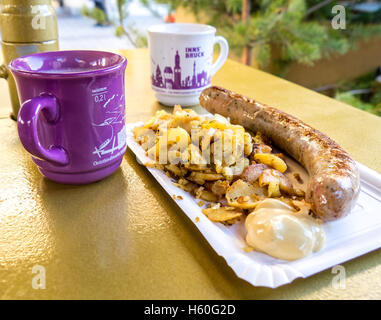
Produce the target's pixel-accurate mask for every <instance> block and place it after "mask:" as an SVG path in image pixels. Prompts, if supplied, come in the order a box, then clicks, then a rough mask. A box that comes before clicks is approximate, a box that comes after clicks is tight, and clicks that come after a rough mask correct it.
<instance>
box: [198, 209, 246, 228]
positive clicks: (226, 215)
mask: <svg viewBox="0 0 381 320" xmlns="http://www.w3.org/2000/svg"><path fill="white" fill-rule="evenodd" d="M202 212H203V213H204V214H205V215H206V216H207V217H208V219H209V220H211V221H213V222H221V223H227V224H233V223H235V222H236V221H238V220H239V219H240V218H241V217H242V216H243V213H242V211H240V210H239V209H237V208H234V207H219V208H208V209H203V210H202Z"/></svg>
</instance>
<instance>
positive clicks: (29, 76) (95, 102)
mask: <svg viewBox="0 0 381 320" xmlns="http://www.w3.org/2000/svg"><path fill="white" fill-rule="evenodd" d="M126 66H127V59H126V58H124V57H122V56H120V55H117V54H114V53H111V52H100V51H55V52H43V53H37V54H32V55H28V56H24V57H22V58H17V59H15V60H13V61H12V62H11V63H10V65H9V69H10V70H11V72H12V74H13V76H14V78H15V80H16V85H17V89H18V94H19V98H20V101H21V103H22V106H21V109H20V111H19V115H18V118H17V129H18V133H19V137H20V140H21V143H22V145H23V146H24V148H25V149H26V150H27V151H28V152H29V153H30V154H31V155H32V159H33V161H34V162H35V163H36V164H37V166H38V169H39V170H40V172H41V173H42V174H43V175H44V176H45V177H47V178H48V179H51V180H53V181H56V182H59V183H65V184H86V183H91V182H94V181H98V180H101V179H103V178H105V177H106V176H108V175H110V174H112V173H113V172H114V171H115V170H117V169H118V168H119V166H120V164H121V162H122V159H123V155H124V153H125V151H126V148H127V143H126V127H125V96H124V73H125V69H126Z"/></svg>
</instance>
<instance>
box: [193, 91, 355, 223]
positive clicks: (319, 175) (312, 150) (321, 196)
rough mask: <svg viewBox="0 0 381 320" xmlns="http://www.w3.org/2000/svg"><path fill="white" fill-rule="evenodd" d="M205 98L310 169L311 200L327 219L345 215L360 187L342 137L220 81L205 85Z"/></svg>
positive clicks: (206, 105)
mask: <svg viewBox="0 0 381 320" xmlns="http://www.w3.org/2000/svg"><path fill="white" fill-rule="evenodd" d="M200 104H201V105H202V106H203V107H204V108H205V109H207V110H208V111H209V112H211V113H218V114H221V115H223V116H225V117H229V118H230V120H231V122H232V123H236V124H240V125H242V126H244V127H246V128H247V129H249V130H252V131H253V132H257V131H259V132H261V133H263V134H264V135H265V136H267V137H269V138H270V139H271V140H272V141H273V142H274V144H275V145H277V146H278V147H280V148H281V149H283V150H284V151H285V152H287V153H288V154H289V155H291V156H292V157H293V158H294V159H295V160H297V161H298V162H299V163H301V164H302V165H303V166H304V167H305V168H306V170H307V172H308V173H309V176H310V180H309V182H308V185H307V192H306V201H307V202H309V203H311V205H312V208H313V210H314V212H315V214H316V215H317V216H318V217H320V218H321V219H322V220H325V221H328V220H335V219H337V218H340V217H343V216H345V215H346V214H347V213H348V212H349V211H350V209H351V208H352V206H353V205H354V203H355V201H356V199H357V197H358V194H359V191H360V177H359V171H358V168H357V165H356V163H355V161H354V160H352V158H351V157H350V156H349V154H348V153H347V152H346V151H344V150H343V149H342V148H341V147H340V146H339V145H338V144H337V143H336V142H334V141H333V140H332V139H330V138H329V137H327V136H326V135H325V134H323V133H321V132H320V131H318V130H316V129H314V128H312V127H310V126H309V125H307V124H305V123H304V122H302V121H301V120H299V119H297V118H295V117H293V116H291V115H289V114H287V113H285V112H282V111H280V110H278V109H276V108H273V107H270V106H267V105H264V104H261V103H259V102H257V101H255V100H253V99H250V98H247V97H244V96H242V95H240V94H237V93H234V92H232V91H229V90H226V89H224V88H220V87H210V88H207V89H205V90H204V91H203V92H202V93H201V96H200Z"/></svg>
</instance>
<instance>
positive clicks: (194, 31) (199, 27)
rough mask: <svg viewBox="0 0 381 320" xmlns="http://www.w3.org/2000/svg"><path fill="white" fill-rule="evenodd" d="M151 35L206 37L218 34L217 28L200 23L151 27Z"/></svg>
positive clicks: (162, 24)
mask: <svg viewBox="0 0 381 320" xmlns="http://www.w3.org/2000/svg"><path fill="white" fill-rule="evenodd" d="M147 31H148V33H149V34H166V35H168V34H170V35H182V36H183V35H206V34H213V33H216V28H215V27H213V26H210V25H207V24H199V23H161V24H155V25H152V26H150V27H149V28H148V29H147Z"/></svg>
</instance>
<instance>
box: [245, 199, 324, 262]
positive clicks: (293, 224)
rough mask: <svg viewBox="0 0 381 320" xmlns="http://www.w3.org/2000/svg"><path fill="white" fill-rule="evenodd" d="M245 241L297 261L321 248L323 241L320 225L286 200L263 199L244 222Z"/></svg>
mask: <svg viewBox="0 0 381 320" xmlns="http://www.w3.org/2000/svg"><path fill="white" fill-rule="evenodd" d="M245 228H246V231H247V235H246V242H247V243H248V244H249V245H250V246H252V247H253V248H254V249H255V250H257V251H261V252H264V253H267V254H268V255H270V256H273V257H275V258H278V259H283V260H297V259H300V258H303V257H305V256H308V255H310V254H311V253H313V252H316V251H318V250H320V249H321V248H322V247H323V245H324V242H325V233H324V231H323V228H322V227H321V224H320V223H319V222H318V221H316V220H315V219H314V218H313V217H311V216H309V215H306V214H298V213H297V212H295V210H294V209H293V208H292V207H290V206H289V205H287V204H286V203H284V202H282V201H280V200H276V199H266V200H263V201H262V202H261V203H260V204H258V205H257V207H256V208H255V210H254V211H253V212H251V213H250V214H249V215H248V216H247V218H246V221H245Z"/></svg>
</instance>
